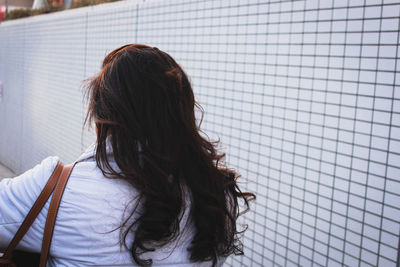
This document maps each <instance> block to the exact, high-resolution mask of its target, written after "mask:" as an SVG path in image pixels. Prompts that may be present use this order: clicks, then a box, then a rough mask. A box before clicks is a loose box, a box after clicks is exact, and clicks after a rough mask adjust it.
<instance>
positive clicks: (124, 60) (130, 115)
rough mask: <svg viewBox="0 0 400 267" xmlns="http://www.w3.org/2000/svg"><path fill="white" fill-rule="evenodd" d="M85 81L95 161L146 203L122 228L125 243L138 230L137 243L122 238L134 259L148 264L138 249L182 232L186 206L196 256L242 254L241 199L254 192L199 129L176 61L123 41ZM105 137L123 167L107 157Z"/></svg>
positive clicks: (193, 104)
mask: <svg viewBox="0 0 400 267" xmlns="http://www.w3.org/2000/svg"><path fill="white" fill-rule="evenodd" d="M87 88H88V91H87V93H88V97H89V108H88V113H87V117H86V121H88V122H89V123H91V122H94V123H95V125H96V128H97V148H96V161H97V165H98V167H99V168H100V169H101V170H102V172H103V174H104V175H105V176H107V177H118V178H123V179H126V180H128V181H129V182H130V183H131V184H132V185H133V186H134V187H135V189H136V190H137V191H138V192H140V195H139V197H138V199H136V200H135V201H136V202H135V203H132V205H136V206H135V207H137V205H139V204H140V205H141V213H140V216H138V219H136V220H135V221H134V222H133V223H131V225H130V226H129V227H128V228H127V229H128V230H126V231H125V232H124V235H123V239H124V240H123V242H125V240H126V236H127V235H128V233H129V231H131V230H132V229H135V234H134V240H133V244H126V243H125V245H126V246H127V247H128V248H129V249H130V250H131V253H132V256H133V259H134V261H135V262H136V263H138V264H140V265H145V264H149V263H151V259H143V258H142V257H141V254H143V253H145V252H147V251H153V250H154V249H157V248H158V247H160V246H162V245H165V244H167V243H169V242H171V241H172V240H173V239H174V238H176V237H177V235H178V234H179V231H180V230H181V229H179V227H180V220H181V219H182V216H181V215H182V213H183V211H184V210H185V209H186V208H190V219H191V220H192V221H193V225H194V228H195V229H194V231H195V234H194V238H193V240H192V242H191V245H190V247H189V248H188V249H189V252H190V255H191V260H192V261H205V260H212V261H213V262H214V263H216V261H217V259H218V257H219V256H227V255H229V254H232V253H235V254H239V253H242V245H241V243H240V241H239V240H238V238H237V235H238V234H239V232H238V231H237V229H236V219H237V217H238V216H239V208H238V198H242V199H243V200H244V203H245V205H247V207H248V203H247V201H248V200H249V198H253V197H254V195H252V194H250V193H242V192H241V191H240V190H239V188H238V186H237V184H236V178H237V175H236V174H235V173H234V172H233V171H231V170H228V169H227V168H225V167H223V166H222V165H223V162H222V160H223V157H224V154H219V153H218V152H217V151H216V149H215V145H216V144H215V143H212V142H210V141H208V140H207V139H205V138H204V137H202V136H201V135H200V133H199V126H198V125H197V124H196V119H195V111H194V110H195V107H196V106H198V105H197V104H196V102H195V99H194V95H193V91H192V88H191V85H190V82H189V79H188V77H187V76H186V74H185V73H184V71H183V70H182V68H181V67H180V66H179V65H178V64H177V63H176V62H175V60H174V59H173V58H172V57H171V56H169V55H168V54H167V53H165V52H163V51H160V50H159V49H157V48H153V47H149V46H146V45H139V44H132V45H125V46H122V47H120V48H118V49H116V50H114V51H112V52H111V53H109V54H108V55H107V56H106V57H105V59H104V61H103V65H102V69H101V72H100V74H99V75H97V76H95V77H94V78H92V79H90V80H89V82H88V86H87ZM198 107H199V106H198ZM107 139H109V142H110V143H111V146H112V150H113V157H114V160H115V162H116V163H117V165H118V167H119V170H115V169H113V168H112V166H111V164H110V162H109V158H107V151H106V147H107V146H106V140H107ZM187 192H188V193H187ZM188 198H189V199H190V201H189V202H187V201H185V200H187V199H188ZM185 203H191V204H190V207H185Z"/></svg>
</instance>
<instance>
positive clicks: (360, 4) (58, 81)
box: [0, 0, 400, 267]
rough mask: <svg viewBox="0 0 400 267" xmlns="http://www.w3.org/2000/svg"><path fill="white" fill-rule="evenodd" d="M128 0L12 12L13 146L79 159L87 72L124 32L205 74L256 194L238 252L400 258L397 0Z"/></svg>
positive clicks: (200, 96)
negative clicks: (24, 14) (15, 15)
mask: <svg viewBox="0 0 400 267" xmlns="http://www.w3.org/2000/svg"><path fill="white" fill-rule="evenodd" d="M140 2H141V1H124V2H118V3H113V4H106V5H103V6H98V7H89V8H83V9H80V10H71V11H67V12H62V13H55V14H51V15H46V16H39V17H35V18H28V19H22V20H19V21H14V22H6V23H2V24H0V80H1V81H3V84H4V98H3V100H2V102H0V161H1V162H3V163H5V164H6V165H8V166H9V167H11V168H12V169H13V170H15V171H17V172H21V171H24V170H26V169H28V168H30V167H32V166H33V165H34V164H36V163H38V162H39V161H40V160H41V159H43V158H44V157H46V156H47V155H59V156H60V157H61V158H62V159H63V160H64V161H72V160H73V159H74V158H75V157H76V156H77V155H78V154H79V153H80V151H81V150H82V149H83V148H84V147H85V146H86V145H87V144H89V143H90V142H91V141H93V134H88V133H86V132H82V122H83V119H84V112H85V106H84V103H83V102H82V88H81V85H82V80H84V79H85V78H88V77H89V76H91V75H94V74H95V73H96V72H97V71H98V70H99V67H100V64H101V61H102V59H103V58H104V56H105V55H106V54H107V53H108V52H110V51H111V50H113V49H115V48H117V47H119V46H121V45H123V44H125V43H134V42H136V43H145V44H149V45H152V46H157V47H158V48H160V49H162V50H164V51H167V52H169V53H170V54H171V55H172V56H173V57H175V58H176V59H177V61H178V62H180V63H181V65H182V66H183V67H184V68H185V70H186V71H187V73H188V74H189V75H190V77H191V80H192V83H193V87H194V90H195V94H196V97H197V100H198V102H200V104H202V106H203V107H204V109H205V111H206V113H205V118H204V123H203V129H204V131H205V132H206V133H207V134H208V135H209V136H210V137H212V138H218V137H219V138H220V139H221V148H222V149H224V150H225V151H226V152H227V161H228V163H229V165H230V166H232V167H235V168H237V169H238V171H239V172H240V173H241V174H242V177H243V178H242V181H243V183H242V187H243V189H244V190H250V191H253V192H255V193H256V194H257V201H256V202H255V203H254V204H253V205H252V211H251V212H249V213H247V214H246V216H245V217H244V219H242V220H241V222H243V223H247V224H248V226H249V228H248V230H247V232H246V234H245V235H244V239H243V240H244V244H245V255H244V256H236V257H230V258H229V259H228V261H227V265H232V266H241V265H244V266H385V267H386V266H389V267H390V266H396V263H397V262H398V248H399V231H400V208H399V203H400V193H399V192H400V167H399V162H400V89H399V86H400V76H399V73H400V72H399V69H400V64H399V63H398V61H399V17H400V4H399V3H398V1H370V0H362V1H359V0H344V1H333V0H326V1H313V0H307V1H283V2H280V1H261V0H257V1H256V0H252V1H251V0H246V1H210V0H209V1H203V0H202V1H183V0H182V1H178V0H167V1H150V2H147V1H146V2H144V3H140Z"/></svg>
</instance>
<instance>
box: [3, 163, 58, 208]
mask: <svg viewBox="0 0 400 267" xmlns="http://www.w3.org/2000/svg"><path fill="white" fill-rule="evenodd" d="M59 161H60V159H59V158H58V157H57V156H50V157H47V158H45V159H44V160H42V162H41V163H39V164H37V165H36V166H35V167H33V168H32V169H29V170H27V171H25V172H24V173H22V174H21V175H19V176H17V177H14V178H5V179H3V180H2V181H1V182H0V195H1V197H2V198H3V200H4V201H5V200H7V199H14V200H19V201H20V203H22V204H24V203H26V205H27V207H26V208H27V209H28V208H30V206H31V204H32V203H33V202H34V201H35V200H36V198H37V197H38V195H39V194H40V192H41V191H42V189H43V187H44V186H45V184H46V182H47V180H48V179H49V177H50V176H51V174H52V173H53V171H54V169H55V167H56V166H57V163H58V162H59Z"/></svg>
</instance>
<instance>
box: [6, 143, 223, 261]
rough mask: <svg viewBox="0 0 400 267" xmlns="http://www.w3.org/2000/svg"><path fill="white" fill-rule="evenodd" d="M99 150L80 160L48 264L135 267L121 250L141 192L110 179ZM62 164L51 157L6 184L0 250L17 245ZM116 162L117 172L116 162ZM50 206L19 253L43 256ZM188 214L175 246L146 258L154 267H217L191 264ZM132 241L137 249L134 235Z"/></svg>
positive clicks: (92, 149)
mask: <svg viewBox="0 0 400 267" xmlns="http://www.w3.org/2000/svg"><path fill="white" fill-rule="evenodd" d="M107 151H109V150H107ZM94 152H95V146H94V145H92V146H90V147H89V148H88V149H87V150H86V151H85V152H84V153H83V154H82V155H81V156H80V157H79V158H78V160H77V161H78V163H77V164H76V165H75V167H74V169H73V171H72V173H71V176H70V178H69V181H68V183H67V186H66V188H65V192H64V195H63V197H62V200H61V204H60V208H59V211H58V215H57V220H56V224H55V227H54V234H53V239H52V243H51V247H50V257H49V259H48V263H47V265H48V266H68V267H71V266H135V264H133V260H132V259H131V255H130V252H129V251H128V250H127V249H125V247H124V246H120V243H119V240H120V229H117V228H118V227H119V226H120V225H121V223H122V221H123V219H124V218H127V216H128V215H129V208H132V206H133V205H127V204H128V203H132V200H133V199H135V197H136V196H137V195H138V194H137V191H135V190H134V189H133V187H132V186H131V185H130V184H128V182H126V181H125V180H122V179H109V178H106V177H104V176H103V174H102V172H101V171H100V169H99V168H98V167H97V165H96V161H95V159H94V157H93V155H94ZM58 161H59V159H58V157H48V158H46V159H44V160H43V161H42V162H41V163H40V164H38V165H37V166H35V167H34V168H33V169H31V170H28V171H27V172H25V173H23V174H22V175H20V176H18V177H16V178H12V179H3V180H2V181H1V182H0V251H4V250H5V248H6V247H7V245H8V244H9V242H10V241H11V239H12V237H13V236H14V234H15V232H16V231H17V229H18V228H19V226H20V225H21V223H22V221H23V219H24V218H25V216H26V214H27V213H28V211H29V210H30V208H31V207H32V205H33V203H34V202H35V200H36V198H37V197H38V195H39V194H40V192H41V190H42V189H43V187H44V185H45V184H46V182H47V180H48V178H49V177H50V176H51V174H52V172H53V170H54V169H55V167H56V165H57V162H58ZM112 164H114V165H113V167H116V168H117V166H116V164H115V162H112ZM49 203H50V199H49V201H48V202H47V203H46V205H45V207H44V208H43V210H42V211H41V212H40V214H39V215H38V217H37V219H36V220H35V222H34V223H33V225H32V226H31V228H30V229H29V231H28V232H27V234H26V235H25V236H24V238H23V239H22V240H21V242H20V243H19V246H18V248H19V249H24V250H28V251H34V252H40V250H41V240H42V236H43V231H44V225H45V221H46V215H47V210H48V208H49ZM126 207H129V208H128V209H126ZM187 213H188V212H186V213H185V215H184V217H183V220H182V222H181V227H180V228H181V229H186V230H185V231H182V230H181V233H180V235H179V238H178V239H177V240H176V241H175V242H173V243H171V244H169V245H168V246H166V247H163V248H162V249H157V250H156V251H155V252H149V253H147V254H145V255H142V257H141V258H143V259H147V258H152V259H153V266H182V267H183V266H202V267H203V266H211V263H210V262H203V263H191V262H190V261H189V257H190V255H189V252H188V251H187V247H188V246H189V244H190V241H191V240H192V237H193V225H192V224H190V225H189V227H187V228H185V227H184V225H185V223H186V221H187ZM133 219H135V218H133ZM115 229H116V230H115ZM113 230H115V231H113ZM127 240H128V242H127V244H128V245H131V241H132V240H133V233H132V234H130V235H129V236H128V239H127ZM224 260H225V259H221V261H220V262H219V264H218V265H222V263H223V262H224Z"/></svg>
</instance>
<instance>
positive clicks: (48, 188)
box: [2, 161, 64, 260]
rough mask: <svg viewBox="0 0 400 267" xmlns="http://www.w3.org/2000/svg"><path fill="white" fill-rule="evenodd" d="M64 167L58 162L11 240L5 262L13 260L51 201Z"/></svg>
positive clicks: (4, 256)
mask: <svg viewBox="0 0 400 267" xmlns="http://www.w3.org/2000/svg"><path fill="white" fill-rule="evenodd" d="M63 167H64V165H63V164H62V162H61V161H59V162H58V164H57V166H56V168H55V169H54V171H53V174H52V175H51V177H50V179H49V180H48V181H47V183H46V185H45V186H44V188H43V190H42V192H41V193H40V195H39V197H38V198H37V199H36V201H35V203H34V204H33V206H32V208H31V209H30V211H29V212H28V215H26V217H25V219H24V221H23V222H22V224H21V226H20V227H19V229H18V231H17V233H16V234H15V235H14V238H13V239H12V240H11V242H10V244H9V245H8V247H7V249H6V251H5V252H4V255H3V256H2V259H3V260H9V259H11V255H12V252H13V251H14V249H15V248H16V246H17V245H18V243H19V241H21V239H22V238H23V237H24V235H25V234H26V232H27V231H28V230H29V228H30V227H31V225H32V223H33V222H34V221H35V219H36V217H37V216H38V215H39V213H40V211H41V210H42V208H43V207H44V205H45V204H46V202H47V200H48V199H49V197H50V195H51V193H52V192H53V190H54V188H55V186H56V184H57V181H58V178H59V176H60V174H61V172H62V170H63Z"/></svg>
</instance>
